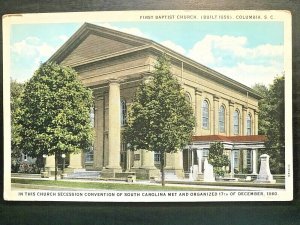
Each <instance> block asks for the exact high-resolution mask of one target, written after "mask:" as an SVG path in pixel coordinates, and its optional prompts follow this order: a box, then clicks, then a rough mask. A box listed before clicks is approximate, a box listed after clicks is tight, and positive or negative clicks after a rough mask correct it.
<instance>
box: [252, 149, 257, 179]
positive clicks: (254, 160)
mask: <svg viewBox="0 0 300 225" xmlns="http://www.w3.org/2000/svg"><path fill="white" fill-rule="evenodd" d="M252 168H253V172H252V174H257V149H253V150H252Z"/></svg>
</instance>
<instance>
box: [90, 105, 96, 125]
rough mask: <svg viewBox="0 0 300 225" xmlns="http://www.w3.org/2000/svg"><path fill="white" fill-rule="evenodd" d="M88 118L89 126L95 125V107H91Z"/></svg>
mask: <svg viewBox="0 0 300 225" xmlns="http://www.w3.org/2000/svg"><path fill="white" fill-rule="evenodd" d="M90 120H91V127H95V107H91V110H90Z"/></svg>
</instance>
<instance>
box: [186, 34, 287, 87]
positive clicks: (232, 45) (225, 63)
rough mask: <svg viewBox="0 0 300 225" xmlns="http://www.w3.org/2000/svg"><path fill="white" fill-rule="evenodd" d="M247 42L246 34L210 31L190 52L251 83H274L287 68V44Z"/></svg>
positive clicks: (208, 63)
mask: <svg viewBox="0 0 300 225" xmlns="http://www.w3.org/2000/svg"><path fill="white" fill-rule="evenodd" d="M247 44H248V40H247V38H246V37H243V36H228V35H224V36H218V35H206V36H205V37H204V38H203V39H202V40H200V41H198V42H196V43H195V44H194V46H193V47H192V48H191V49H190V50H188V53H187V56H188V57H190V58H192V59H194V60H195V61H197V62H199V63H201V64H203V65H205V66H208V67H210V68H212V69H214V70H216V71H218V72H220V73H222V74H224V75H226V76H228V77H230V78H232V79H234V80H237V81H239V82H241V83H243V84H245V85H247V86H252V85H253V84H255V83H264V84H266V85H268V84H270V83H272V82H273V79H274V77H275V76H276V75H277V74H280V73H281V72H282V71H283V46H282V45H271V44H263V45H258V46H254V47H248V46H247Z"/></svg>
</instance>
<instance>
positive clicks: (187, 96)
mask: <svg viewBox="0 0 300 225" xmlns="http://www.w3.org/2000/svg"><path fill="white" fill-rule="evenodd" d="M185 99H186V100H188V101H189V102H190V103H191V102H192V98H191V95H190V93H188V92H185Z"/></svg>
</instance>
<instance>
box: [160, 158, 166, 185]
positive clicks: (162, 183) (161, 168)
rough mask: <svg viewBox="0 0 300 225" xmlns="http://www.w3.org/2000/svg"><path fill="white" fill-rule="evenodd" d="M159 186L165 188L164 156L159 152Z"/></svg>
mask: <svg viewBox="0 0 300 225" xmlns="http://www.w3.org/2000/svg"><path fill="white" fill-rule="evenodd" d="M160 171H161V186H165V155H164V152H160Z"/></svg>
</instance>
